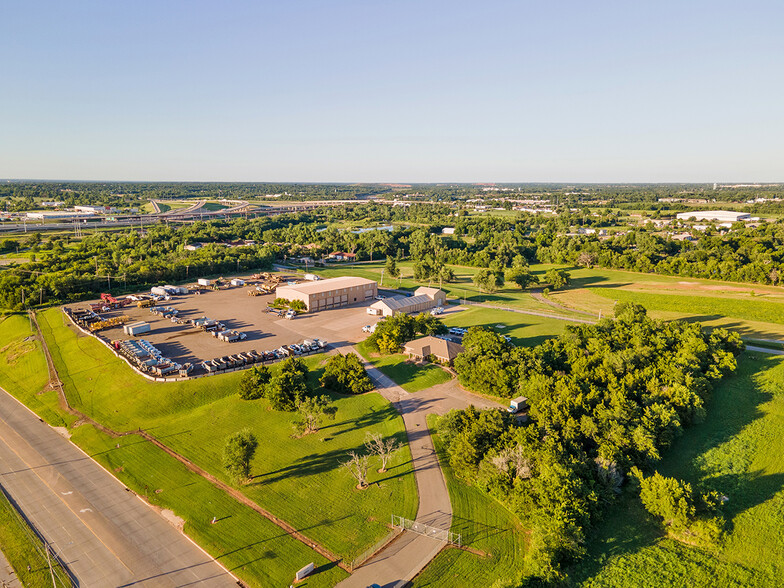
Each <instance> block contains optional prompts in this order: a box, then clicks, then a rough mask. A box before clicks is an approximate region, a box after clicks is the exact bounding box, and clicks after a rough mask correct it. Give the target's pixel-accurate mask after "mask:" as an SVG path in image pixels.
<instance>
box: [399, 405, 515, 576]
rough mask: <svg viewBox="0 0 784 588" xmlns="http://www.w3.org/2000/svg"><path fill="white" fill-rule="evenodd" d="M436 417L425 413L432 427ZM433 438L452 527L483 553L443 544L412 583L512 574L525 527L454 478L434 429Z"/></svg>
mask: <svg viewBox="0 0 784 588" xmlns="http://www.w3.org/2000/svg"><path fill="white" fill-rule="evenodd" d="M436 419H437V417H435V416H434V415H431V416H429V417H428V425H429V427H430V430H431V431H432V430H433V429H434V425H435V422H436ZM433 442H434V444H435V447H436V451H438V455H439V458H440V460H441V468H442V469H443V471H444V477H445V478H446V483H447V487H448V489H449V498H450V500H451V502H452V513H453V514H452V531H453V532H454V533H460V534H461V535H462V542H463V545H465V546H466V547H468V548H471V549H473V550H477V551H480V552H483V553H484V554H485V555H477V554H475V553H471V552H468V551H465V550H461V549H456V548H447V549H445V550H443V551H442V552H441V553H439V554H438V556H436V558H435V559H434V560H433V561H432V562H430V564H429V565H428V566H427V567H426V568H425V569H424V570H423V571H422V572H421V573H420V574H419V575H418V576H417V577H416V578H414V581H413V586H414V587H415V588H424V587H426V586H438V587H439V588H441V587H445V588H451V587H454V588H462V587H465V586H492V585H493V583H494V582H495V581H496V580H498V579H508V578H513V577H515V575H516V572H518V571H520V570H522V562H523V560H524V559H525V551H526V535H525V531H524V529H523V528H522V527H521V526H520V522H519V521H518V520H517V517H515V516H514V515H513V514H512V513H511V512H509V511H508V510H507V509H506V508H505V507H504V506H502V505H501V504H500V503H498V502H497V501H495V500H493V499H492V498H490V497H489V496H488V495H487V494H485V493H484V492H482V491H481V490H479V489H478V488H475V487H473V486H469V485H467V484H465V483H463V482H461V481H460V480H459V479H457V478H456V477H455V476H454V474H453V473H452V468H451V467H449V463H448V461H447V459H446V456H445V455H444V452H443V448H442V447H441V444H440V442H439V438H438V435H433Z"/></svg>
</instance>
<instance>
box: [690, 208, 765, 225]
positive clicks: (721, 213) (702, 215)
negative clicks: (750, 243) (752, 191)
mask: <svg viewBox="0 0 784 588" xmlns="http://www.w3.org/2000/svg"><path fill="white" fill-rule="evenodd" d="M676 216H677V218H678V220H689V219H691V218H693V219H695V220H698V221H717V222H720V223H736V222H738V221H749V220H752V218H751V215H750V214H749V213H747V212H733V211H731V210H695V211H693V212H692V211H689V212H679V213H678V214H677V215H676Z"/></svg>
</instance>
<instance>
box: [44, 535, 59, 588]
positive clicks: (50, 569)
mask: <svg viewBox="0 0 784 588" xmlns="http://www.w3.org/2000/svg"><path fill="white" fill-rule="evenodd" d="M45 545H46V563H47V564H49V574H51V576H52V588H57V582H55V580H54V569H53V568H52V558H51V557H49V544H48V543H46V544H45Z"/></svg>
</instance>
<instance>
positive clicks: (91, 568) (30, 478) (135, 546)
mask: <svg viewBox="0 0 784 588" xmlns="http://www.w3.org/2000/svg"><path fill="white" fill-rule="evenodd" d="M0 484H2V485H3V487H4V488H5V489H6V491H7V492H8V494H9V495H10V496H11V498H12V499H13V500H14V501H15V502H16V503H17V504H18V505H19V506H20V508H21V510H22V511H23V512H24V514H25V516H26V517H27V518H28V520H29V521H30V522H31V523H32V524H33V525H34V526H35V527H36V529H38V531H39V532H40V533H41V534H42V535H43V536H44V537H45V538H46V540H47V541H48V542H49V543H50V544H51V545H52V546H53V549H54V550H55V552H56V553H57V554H58V555H59V556H60V558H61V559H62V560H63V562H64V563H65V565H66V566H67V567H68V569H69V570H70V571H71V573H72V574H73V575H75V576H76V578H77V579H78V581H79V585H80V586H90V587H92V586H107V587H108V586H162V587H169V586H172V587H173V586H200V587H210V588H212V587H215V588H218V587H230V586H236V582H235V580H234V579H233V578H232V576H231V575H230V574H228V573H227V572H226V570H224V569H223V568H222V567H221V566H219V565H218V564H217V563H216V562H215V561H214V560H213V559H212V558H211V557H209V556H208V555H206V554H205V553H204V552H203V551H201V550H200V549H199V548H198V547H196V545H195V544H193V543H192V542H191V541H190V540H189V539H188V538H187V537H185V536H184V535H182V533H180V532H179V531H177V529H175V528H174V527H173V526H172V525H171V524H169V523H168V522H166V521H165V520H164V519H163V517H161V516H160V515H158V514H157V513H156V512H155V511H153V510H152V509H151V508H150V507H149V506H148V505H146V504H144V503H143V502H142V501H141V500H140V499H139V498H138V497H137V496H135V495H134V494H132V493H131V492H129V491H127V490H126V489H125V487H124V486H123V485H122V484H121V483H119V482H118V480H117V479H116V478H114V477H113V476H112V475H111V474H109V473H108V472H107V471H106V470H104V469H103V468H102V467H101V466H99V465H98V464H97V463H95V462H94V461H93V460H92V459H90V458H89V457H87V456H86V455H85V454H84V453H82V452H81V451H80V450H79V449H78V448H76V447H75V446H74V445H73V444H71V443H70V442H69V441H67V440H66V439H64V438H63V437H61V436H60V435H58V434H57V432H55V431H54V430H53V429H52V428H50V427H49V426H48V425H46V424H45V423H43V422H41V421H40V420H39V419H38V418H36V417H35V415H33V414H32V413H31V412H30V411H28V410H27V409H26V408H25V407H23V406H22V405H21V404H19V402H17V401H16V400H15V399H14V398H13V397H12V396H11V395H10V394H8V393H7V392H6V391H5V390H2V389H0Z"/></svg>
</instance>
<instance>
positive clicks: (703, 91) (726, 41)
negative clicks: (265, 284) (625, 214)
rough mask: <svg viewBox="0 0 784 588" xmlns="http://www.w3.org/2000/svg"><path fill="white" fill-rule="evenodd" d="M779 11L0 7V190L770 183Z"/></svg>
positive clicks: (775, 163) (782, 89) (781, 54)
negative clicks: (99, 183) (29, 185)
mask: <svg viewBox="0 0 784 588" xmlns="http://www.w3.org/2000/svg"><path fill="white" fill-rule="evenodd" d="M782 22H784V4H782V3H780V2H754V1H747V2H743V3H741V2H722V1H713V2H701V1H688V0H687V1H684V0H681V1H679V2H670V1H660V2H620V1H618V2H609V1H602V0H595V1H591V2H588V1H585V0H581V1H555V0H551V1H546V0H540V1H539V2H527V1H517V2H497V1H477V2H460V1H451V2H431V1H427V0H420V1H413V2H409V1H407V0H396V1H394V2H377V1H374V0H364V1H357V2H341V1H333V2H326V1H321V2H318V1H309V0H291V1H280V2H265V1H258V2H201V1H193V0H190V1H187V2H176V1H163V2H161V1H158V2H146V1H134V2H106V1H105V0H104V1H95V2H82V1H78V0H69V1H68V2H62V1H58V2H36V1H35V0H27V1H24V0H20V1H14V0H9V1H8V2H4V3H3V4H2V6H0V39H2V42H1V43H0V177H3V178H39V179H95V180H216V181H217V180H223V181H312V182H317V181H325V182H327V181H339V182H354V181H363V182H376V181H377V182H441V181H453V182H491V181H496V182H543V181H552V182H580V181H582V182H632V181H637V182H646V181H650V182H659V181H672V182H679V181H700V182H713V181H718V182H724V181H767V182H771V181H784V100H783V99H782V96H783V95H784V43H783V42H782V38H781V30H780V29H781V23H782Z"/></svg>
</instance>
